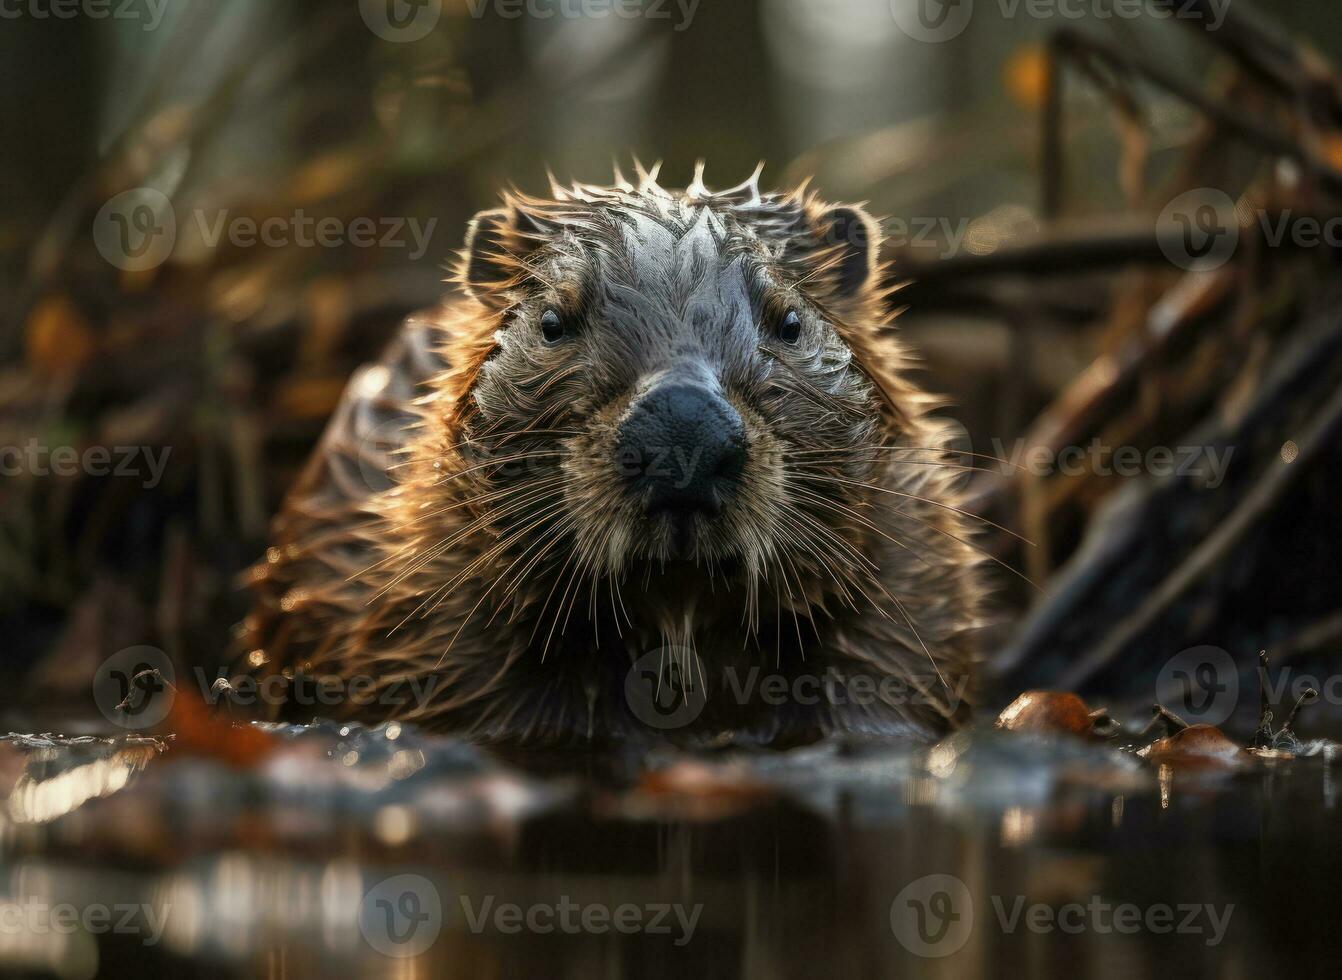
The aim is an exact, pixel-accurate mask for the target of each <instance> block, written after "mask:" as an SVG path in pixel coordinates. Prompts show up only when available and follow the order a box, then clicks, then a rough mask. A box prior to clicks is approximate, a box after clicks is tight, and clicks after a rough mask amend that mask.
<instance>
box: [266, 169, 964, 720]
mask: <svg viewBox="0 0 1342 980" xmlns="http://www.w3.org/2000/svg"><path fill="white" fill-rule="evenodd" d="M878 248H879V240H878V239H877V237H876V231H875V227H874V224H873V223H872V222H871V220H870V219H869V218H867V217H866V216H865V214H864V213H863V212H861V211H860V209H857V208H851V207H836V206H833V205H828V204H825V203H823V202H821V201H820V200H818V199H817V198H816V197H815V196H814V195H812V194H810V193H808V192H807V191H806V190H805V189H802V190H799V191H796V192H794V193H790V194H785V195H766V194H761V193H760V192H759V189H758V185H757V183H756V181H755V180H753V179H752V180H751V181H749V182H747V183H746V184H745V185H742V186H741V187H738V188H735V189H732V190H729V191H723V192H718V193H710V192H708V191H707V190H706V189H705V188H704V186H703V183H702V180H701V179H696V181H695V184H694V186H692V187H691V188H689V189H687V190H685V191H674V192H673V191H668V190H664V189H663V188H661V187H660V186H659V185H658V183H657V181H656V178H655V174H646V173H642V172H640V180H639V183H638V185H637V186H634V185H631V184H628V183H625V182H624V181H623V180H622V179H620V180H617V183H616V186H614V187H609V188H597V187H590V186H586V185H575V186H573V187H570V188H560V187H555V188H554V189H553V196H552V198H551V199H536V198H530V197H526V196H523V195H520V194H512V195H509V196H507V197H506V198H505V202H504V207H503V208H501V209H499V210H496V211H492V212H486V213H485V214H483V215H481V216H480V217H479V218H477V220H476V221H475V222H474V223H473V225H472V229H471V232H470V234H469V236H468V241H467V245H466V248H465V249H464V251H463V253H462V255H461V259H460V263H459V268H458V271H457V279H458V284H459V286H460V289H459V290H458V293H457V295H455V296H454V297H453V298H452V299H450V300H449V301H448V302H447V303H446V304H445V305H444V306H443V307H442V309H441V310H439V311H438V312H437V313H435V314H434V315H433V316H432V317H430V318H428V320H427V322H421V323H419V324H418V325H417V326H416V327H415V329H417V330H419V331H420V333H421V335H422V336H427V337H428V338H429V340H428V343H430V344H431V345H434V346H435V347H436V348H437V350H436V352H435V353H436V355H437V356H439V357H440V358H441V360H442V363H444V364H445V365H446V366H445V367H444V368H443V369H442V370H441V371H439V372H437V373H436V374H434V375H433V376H432V378H431V379H430V380H429V381H428V383H427V384H426V385H423V386H421V387H420V388H419V389H417V391H418V392H419V394H420V396H419V397H418V398H416V399H415V400H414V405H413V417H414V419H415V421H413V423H410V424H407V421H408V419H409V416H408V415H398V416H396V417H397V418H398V419H400V421H399V422H396V423H394V424H393V429H394V430H395V432H396V433H399V434H400V435H399V436H398V439H397V441H398V443H399V442H403V443H404V448H403V450H402V451H401V452H399V453H398V454H397V462H396V464H395V466H394V468H393V470H392V472H393V473H394V479H393V480H392V481H391V482H390V483H389V484H388V485H386V486H385V488H382V489H377V492H373V491H372V490H370V491H368V492H366V493H360V492H359V489H358V487H357V486H356V487H353V488H351V487H348V486H346V487H345V488H344V489H343V490H340V491H338V492H333V490H332V480H331V476H330V472H329V470H330V466H329V459H328V460H327V461H326V462H325V463H323V462H322V461H321V459H320V457H321V456H322V453H326V455H327V456H328V457H329V456H330V454H331V452H332V450H331V448H330V446H329V445H328V446H326V447H325V448H324V449H323V450H322V452H319V460H318V461H315V462H314V464H313V467H314V468H313V469H312V470H310V471H309V473H308V474H307V476H306V478H305V479H304V481H303V482H302V484H301V485H300V486H299V487H298V488H296V490H295V492H294V494H293V495H292V497H291V499H290V501H289V503H288V505H287V506H286V509H285V513H283V514H282V515H281V516H280V517H279V518H278V519H277V523H276V528H275V547H273V548H272V549H271V550H270V552H269V553H268V557H267V560H266V561H264V562H262V563H261V564H260V565H258V566H257V568H256V569H255V570H254V571H253V574H252V585H253V587H254V589H255V591H256V595H257V604H256V607H255V609H254V611H253V613H252V615H251V616H250V617H249V618H248V620H247V621H246V622H245V623H244V624H243V626H242V628H241V635H240V645H241V653H242V656H244V657H245V658H246V659H245V660H244V661H243V662H244V663H245V664H246V665H247V666H248V668H249V669H250V670H252V671H253V672H254V673H257V674H261V675H264V674H273V673H275V672H279V671H290V672H291V671H293V670H294V669H296V668H297V669H300V670H302V671H306V672H307V673H309V674H324V673H334V674H336V675H339V676H341V677H343V678H351V677H356V676H358V677H367V678H370V679H371V680H370V681H369V683H370V684H373V685H375V686H376V689H377V691H378V693H379V697H378V698H376V699H373V700H374V702H375V703H372V704H365V705H362V706H360V705H355V704H350V703H341V704H337V705H327V706H323V707H321V708H318V709H313V708H311V707H306V706H304V707H301V708H298V709H296V711H295V713H297V714H299V715H304V714H305V715H307V716H311V715H313V714H325V715H332V714H335V715H347V716H350V717H358V718H361V719H363V720H368V721H380V720H383V719H385V718H387V717H391V716H395V717H399V718H404V719H408V720H412V721H416V722H420V723H423V724H426V725H428V726H430V727H434V728H437V729H442V730H448V731H458V732H463V733H469V734H471V735H473V736H476V737H480V738H484V739H496V740H521V741H542V742H569V741H602V740H609V739H622V738H626V737H628V736H630V735H632V734H634V733H638V732H645V731H646V729H645V728H644V726H642V725H641V723H640V722H638V721H637V720H636V719H635V718H633V717H632V716H631V714H630V712H629V710H628V706H627V705H626V703H625V699H624V682H625V676H626V674H627V673H628V671H629V669H630V666H631V664H633V663H634V662H635V661H636V660H638V658H640V657H641V656H643V655H644V654H646V653H648V652H649V651H653V650H658V649H659V648H662V647H663V646H664V645H667V646H670V647H673V648H675V649H676V650H679V651H682V652H680V653H679V654H673V655H678V656H682V657H684V656H685V653H684V652H683V651H685V650H689V649H693V650H694V651H695V652H697V655H698V657H699V658H700V660H699V667H698V668H697V669H698V670H699V671H700V672H701V673H703V674H704V679H705V680H706V682H707V684H708V688H709V697H708V701H707V706H706V708H705V709H704V711H703V713H702V714H701V715H700V716H699V717H698V718H697V719H696V721H695V723H694V724H693V725H691V726H689V727H687V728H686V729H683V730H677V731H675V732H672V733H669V734H671V735H672V736H674V737H677V738H681V739H692V740H708V739H714V738H719V737H721V736H723V735H724V733H726V734H729V735H730V736H731V737H737V738H749V739H758V740H762V741H768V742H796V741H804V740H807V739H810V738H814V737H818V736H820V735H823V734H827V733H831V732H858V733H897V732H916V733H922V734H935V733H939V732H942V731H945V730H947V729H949V728H951V727H954V726H955V725H956V724H958V723H959V722H960V721H961V720H963V718H964V717H965V716H966V714H967V711H968V705H969V702H970V700H971V699H972V693H973V685H972V678H973V654H972V636H971V634H972V632H973V631H974V629H975V627H976V626H977V625H978V621H979V616H980V605H981V597H982V585H981V582H980V574H981V572H980V564H979V559H978V555H977V554H976V552H975V550H974V549H973V547H972V544H971V539H972V536H973V525H972V523H971V522H970V521H969V520H968V519H967V517H966V516H965V515H963V514H962V513H959V512H958V511H959V503H960V502H959V495H958V490H957V487H958V486H959V485H960V482H961V477H962V476H963V474H962V473H961V471H960V470H959V469H957V468H956V465H955V464H958V463H960V462H962V461H961V460H960V459H959V458H958V457H955V456H952V455H949V454H947V453H945V452H939V451H936V450H938V449H939V448H940V447H943V446H945V444H946V438H947V436H946V433H945V431H944V429H943V426H942V425H941V424H940V423H939V422H937V421H936V420H935V419H934V418H932V417H930V416H929V415H928V414H927V413H928V411H929V409H931V408H932V407H934V405H933V400H932V399H931V398H929V397H928V396H927V395H925V394H923V393H922V392H920V391H919V390H917V389H916V388H915V387H914V386H913V385H912V384H911V382H910V381H909V380H908V379H907V360H908V358H907V356H906V354H905V351H904V350H903V348H902V346H901V344H900V343H899V341H898V339H897V338H896V336H895V333H894V329H893V327H892V325H891V322H890V319H891V318H890V315H889V314H888V312H887V310H888V308H889V306H890V303H889V302H888V296H886V295H884V294H883V293H882V292H881V278H882V277H881V275H880V269H879V268H878V266H877V263H876V260H875V255H876V253H877V250H878ZM546 308H556V309H559V310H561V311H562V312H563V314H564V316H565V318H566V320H567V321H568V322H569V324H570V325H571V328H572V336H571V338H569V339H567V340H566V341H565V342H563V343H561V344H557V345H554V346H551V345H547V344H545V343H542V342H541V339H540V337H539V334H538V329H539V328H538V320H539V317H540V315H541V312H542V311H543V310H544V309H546ZM789 308H795V309H797V310H799V311H800V312H801V313H802V317H803V324H804V326H803V333H802V338H801V340H800V341H799V342H798V343H797V344H796V345H795V346H791V347H789V346H787V345H784V344H782V343H781V342H779V341H778V339H777V338H776V337H775V336H773V334H772V329H773V325H774V324H775V323H776V322H777V320H778V319H779V318H780V317H781V316H782V315H783V313H784V312H785V311H786V310H787V309H789ZM408 329H409V328H408ZM667 371H677V372H682V373H686V372H688V373H697V374H698V375H699V376H700V377H702V379H703V381H704V383H705V384H710V385H716V386H718V387H719V388H720V390H721V391H722V393H723V394H724V396H725V397H726V398H727V399H728V400H730V401H731V403H732V404H733V405H734V406H735V407H736V409H737V410H738V412H739V413H740V415H741V417H742V418H743V419H744V420H745V423H746V427H747V432H748V446H749V449H748V459H747V463H746V470H745V472H744V474H743V476H742V478H741V480H740V483H739V490H738V492H737V493H735V494H733V495H731V497H730V499H728V500H727V501H726V502H725V504H724V507H723V511H722V513H721V514H720V515H719V517H718V518H717V519H715V520H713V521H707V520H704V519H702V518H700V519H699V521H700V523H699V525H698V527H697V528H696V529H695V532H694V537H693V543H692V547H693V553H692V558H691V559H690V560H668V557H669V553H670V545H671V543H670V539H669V534H670V531H669V530H668V528H667V527H666V526H662V525H659V524H656V523H649V522H648V521H647V519H646V518H644V516H643V514H642V511H641V507H640V506H639V504H638V501H637V500H636V499H635V498H634V497H633V496H632V495H631V494H629V493H628V492H626V488H625V487H624V486H623V482H622V480H621V478H620V474H619V472H618V470H617V468H616V464H615V462H614V460H615V452H614V445H615V438H616V431H617V427H618V425H619V422H620V419H621V417H622V415H623V413H624V412H625V410H626V409H627V407H628V405H629V404H630V402H631V400H632V399H633V398H634V397H636V395H637V393H638V392H639V391H640V390H642V389H643V388H645V387H646V386H647V385H648V384H650V383H651V382H652V381H653V380H655V379H656V378H657V377H659V376H660V374H661V373H664V372H667ZM380 377H381V378H384V379H385V378H387V377H391V378H392V379H393V380H397V374H396V368H395V367H394V366H393V367H392V369H391V372H390V374H387V373H385V372H384V374H383V375H381V376H380ZM399 381H400V383H401V384H402V386H403V387H404V384H405V381H404V378H399ZM361 384H362V388H361V387H360V385H361ZM368 387H369V385H368V380H367V378H364V379H363V381H362V382H359V381H356V383H355V384H353V385H352V390H351V393H349V394H348V395H347V397H346V402H347V403H351V404H347V405H346V407H345V408H346V414H347V415H348V414H349V413H350V412H352V411H354V410H356V409H358V408H360V407H361V406H360V405H359V404H358V403H357V399H359V398H364V399H367V398H369V397H374V398H377V397H380V398H381V399H382V400H383V402H385V403H386V404H384V406H383V407H390V408H391V409H392V410H393V411H396V412H408V411H410V407H409V405H408V404H407V402H406V401H405V400H404V399H397V398H395V397H393V395H392V394H389V393H388V392H387V391H385V390H382V389H378V390H376V391H371V392H370V391H368V390H365V389H368ZM403 393H404V392H402V394H403ZM393 394H394V393H393ZM384 429H385V426H384ZM384 435H385V432H384ZM328 441H329V440H328ZM891 447H909V448H906V449H904V450H892V448H891ZM372 482H373V484H374V488H376V487H377V486H378V483H377V481H376V480H374V481H372ZM872 488H879V489H872ZM728 666H734V667H736V668H737V670H738V677H742V678H744V677H746V676H747V674H748V672H749V671H750V670H751V669H752V668H758V670H759V672H760V673H761V674H768V673H774V672H777V673H780V674H782V675H784V676H787V677H794V676H796V675H798V674H807V675H811V676H817V675H823V674H824V672H825V670H826V668H827V667H833V668H834V669H835V670H837V671H839V672H841V673H844V674H848V675H852V674H862V675H864V676H867V677H872V678H881V677H887V676H890V677H894V678H896V679H898V680H899V681H900V682H902V683H904V684H907V685H909V687H910V690H912V691H916V692H919V693H918V696H916V697H913V698H909V699H907V702H908V703H899V704H896V705H889V704H884V703H881V702H879V701H877V702H875V703H869V704H864V705H853V704H825V703H820V704H815V705H801V704H797V703H794V702H792V701H788V702H787V703H785V704H783V705H781V706H779V705H770V704H765V703H763V702H762V701H761V700H759V699H755V700H753V701H750V702H748V703H744V704H742V703H738V699H734V698H731V697H726V696H722V693H723V692H721V690H720V688H721V687H722V684H721V681H720V676H721V674H720V672H721V671H722V670H723V669H725V668H726V667H728ZM412 678H415V679H420V680H424V679H431V680H432V682H433V686H432V693H431V695H429V696H428V697H427V698H421V699H420V700H418V701H416V700H415V699H413V698H404V697H401V698H400V700H408V701H409V702H410V703H406V704H397V703H395V702H396V701H397V700H398V695H397V693H396V692H397V691H402V692H403V691H404V690H405V686H406V682H407V680H408V679H412ZM715 694H716V695H717V696H715ZM364 700H368V698H365V699H364ZM822 702H823V699H822Z"/></svg>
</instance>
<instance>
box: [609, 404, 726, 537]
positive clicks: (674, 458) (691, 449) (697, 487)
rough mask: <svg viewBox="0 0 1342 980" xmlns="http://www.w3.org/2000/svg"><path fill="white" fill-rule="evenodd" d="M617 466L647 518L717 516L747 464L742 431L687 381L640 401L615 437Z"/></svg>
mask: <svg viewBox="0 0 1342 980" xmlns="http://www.w3.org/2000/svg"><path fill="white" fill-rule="evenodd" d="M619 453H620V466H621V469H622V471H623V473H624V476H625V478H626V479H627V480H628V481H629V483H630V486H631V489H633V491H634V492H635V493H638V494H640V495H641V496H642V497H643V500H644V503H645V506H646V508H647V511H648V513H649V514H654V513H659V512H671V513H673V514H686V513H690V512H693V511H703V512H706V513H710V514H712V513H716V512H717V511H718V510H719V509H720V508H721V506H722V498H721V494H722V493H723V492H724V491H726V490H728V489H730V486H731V484H733V483H734V482H735V481H736V479H737V477H739V476H740V475H741V470H742V468H743V467H744V466H745V461H746V429H745V424H744V423H743V422H742V421H741V416H740V415H739V414H738V413H737V411H736V409H735V408H733V407H732V406H731V404H730V403H728V402H727V400H726V399H725V398H723V397H722V396H721V395H720V394H718V393H717V392H715V391H712V390H711V389H709V388H707V387H704V386H702V385H699V384H692V383H687V382H685V381H669V382H663V383H661V384H658V385H656V386H654V387H653V388H651V389H650V390H649V391H647V392H645V393H644V394H643V395H641V396H640V397H639V398H638V399H637V400H636V401H635V402H634V404H633V406H632V407H631V408H630V410H629V412H628V414H627V415H626V416H625V418H624V421H623V422H622V423H621V425H620V431H619Z"/></svg>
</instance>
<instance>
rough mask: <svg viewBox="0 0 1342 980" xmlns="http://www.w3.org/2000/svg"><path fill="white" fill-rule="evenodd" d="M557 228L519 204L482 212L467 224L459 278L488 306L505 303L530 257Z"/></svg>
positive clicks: (520, 277) (474, 295) (473, 294)
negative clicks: (519, 206) (506, 294)
mask: <svg viewBox="0 0 1342 980" xmlns="http://www.w3.org/2000/svg"><path fill="white" fill-rule="evenodd" d="M552 230H553V229H551V228H550V227H548V226H547V225H546V224H545V223H544V222H542V221H541V220H540V219H539V218H538V217H537V216H535V215H532V214H529V213H527V212H524V211H522V210H521V209H519V208H517V207H516V206H513V205H509V206H507V207H502V208H495V209H493V210H490V211H481V212H480V213H479V214H477V215H476V216H475V217H474V218H472V219H471V223H470V224H469V225H467V227H466V241H465V244H464V245H463V246H462V250H461V262H460V264H459V269H458V278H459V280H460V281H461V284H462V285H463V286H465V287H466V289H467V290H468V291H469V292H470V294H471V295H472V296H473V297H475V298H476V299H477V300H479V301H480V302H482V303H484V304H486V305H487V306H495V307H498V306H503V305H505V304H506V303H507V299H506V297H505V295H504V294H505V293H506V291H507V290H508V289H510V288H511V287H512V286H514V285H516V283H517V282H519V281H520V280H521V279H522V278H524V276H525V273H526V260H527V256H529V255H530V254H531V253H532V252H534V251H535V250H536V248H537V247H538V246H539V245H540V243H541V242H542V241H543V240H544V239H545V237H546V235H547V234H548V233H549V232H551V231H552Z"/></svg>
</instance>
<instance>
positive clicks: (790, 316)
mask: <svg viewBox="0 0 1342 980" xmlns="http://www.w3.org/2000/svg"><path fill="white" fill-rule="evenodd" d="M778 339H779V340H781V341H782V342H783V343H785V344H795V343H796V342H797V341H798V340H800V339H801V317H799V316H798V315H797V311H796V310H788V311H787V314H786V315H785V316H784V317H783V319H782V321H781V322H780V323H779V324H778Z"/></svg>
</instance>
